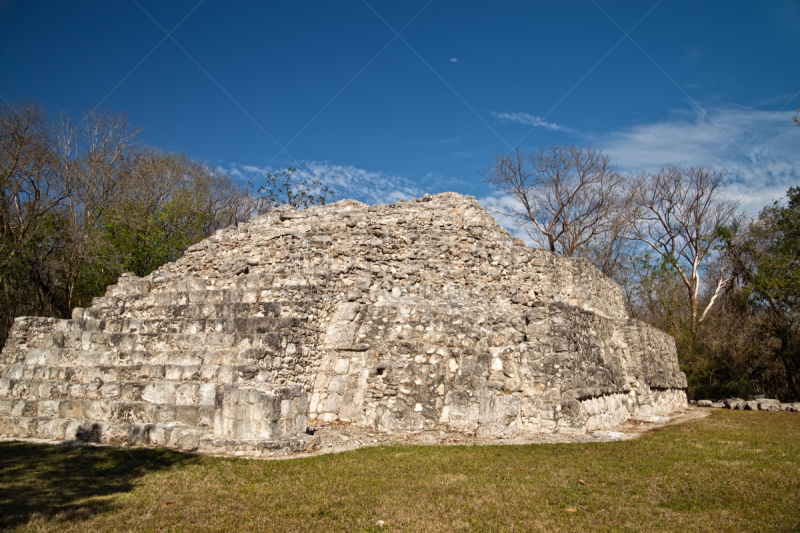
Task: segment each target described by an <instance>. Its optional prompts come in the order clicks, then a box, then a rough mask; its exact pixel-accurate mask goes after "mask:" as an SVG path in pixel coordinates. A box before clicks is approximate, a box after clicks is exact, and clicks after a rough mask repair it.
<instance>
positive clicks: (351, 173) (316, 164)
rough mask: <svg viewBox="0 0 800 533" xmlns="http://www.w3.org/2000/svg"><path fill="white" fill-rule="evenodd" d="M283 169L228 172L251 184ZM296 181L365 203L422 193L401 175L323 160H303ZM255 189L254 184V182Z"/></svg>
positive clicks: (237, 168) (241, 168)
mask: <svg viewBox="0 0 800 533" xmlns="http://www.w3.org/2000/svg"><path fill="white" fill-rule="evenodd" d="M281 170H283V169H273V168H271V167H258V166H253V165H236V166H233V167H232V168H231V170H230V171H229V172H230V173H231V174H233V173H234V171H236V172H240V173H241V174H244V175H250V176H251V181H254V183H255V180H256V179H257V177H263V176H265V175H266V174H267V173H270V174H275V173H278V172H280V171H281ZM295 175H296V176H297V177H298V178H300V179H307V180H309V181H313V180H319V181H320V182H322V184H323V185H326V186H328V187H329V188H330V189H332V190H333V191H334V193H335V196H334V199H335V200H341V199H344V198H353V199H356V200H359V201H362V202H365V203H368V204H382V203H390V202H396V201H398V200H409V199H411V198H419V197H421V196H422V195H423V194H425V192H433V191H425V190H422V189H420V188H419V186H418V184H417V183H414V182H412V181H411V180H409V179H408V178H406V177H404V176H398V175H395V174H386V173H384V172H379V171H370V170H365V169H363V168H358V167H354V166H351V165H337V164H334V163H330V162H327V161H303V162H301V163H300V165H299V166H298V167H297V173H296V174H295ZM255 184H256V186H258V183H255Z"/></svg>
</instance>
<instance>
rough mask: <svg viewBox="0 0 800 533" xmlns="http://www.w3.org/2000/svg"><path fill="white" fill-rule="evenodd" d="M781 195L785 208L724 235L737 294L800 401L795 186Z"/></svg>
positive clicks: (798, 194)
mask: <svg viewBox="0 0 800 533" xmlns="http://www.w3.org/2000/svg"><path fill="white" fill-rule="evenodd" d="M787 197H788V202H787V205H786V206H783V205H781V203H780V202H775V203H773V205H771V206H767V207H765V208H764V209H763V210H762V211H761V213H760V214H759V216H758V219H757V220H755V221H753V222H752V223H751V224H750V225H749V226H748V227H747V229H746V231H744V232H743V233H741V234H739V235H737V232H736V231H735V229H736V228H733V229H729V230H728V231H727V232H725V237H726V239H727V243H726V244H727V246H726V249H727V252H728V253H729V254H730V256H731V259H732V263H733V264H734V265H735V267H736V271H735V273H736V274H737V276H738V277H739V279H740V282H741V290H742V293H743V294H744V296H745V297H746V299H747V302H748V303H749V306H750V308H751V311H752V313H753V314H754V316H756V317H757V318H758V319H759V324H760V329H761V337H762V338H764V339H768V341H767V342H765V343H764V347H763V351H767V352H770V351H771V352H772V356H773V357H774V358H775V359H776V360H777V361H779V362H780V364H781V365H782V366H783V368H784V372H785V379H786V385H787V387H788V389H789V391H790V393H791V395H793V396H794V398H796V399H800V313H798V304H800V187H792V188H790V189H789V191H788V192H787ZM769 339H772V340H774V341H775V342H769ZM770 345H771V346H770Z"/></svg>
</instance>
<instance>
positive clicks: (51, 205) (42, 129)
mask: <svg viewBox="0 0 800 533" xmlns="http://www.w3.org/2000/svg"><path fill="white" fill-rule="evenodd" d="M137 134H138V131H137V130H135V129H134V128H132V127H131V126H130V125H129V124H128V122H127V120H126V119H125V116H124V115H119V114H113V113H100V112H89V113H86V114H84V115H83V117H82V118H81V120H80V121H79V122H78V123H76V122H75V121H73V120H72V119H71V118H70V117H68V116H66V115H62V116H61V117H60V119H59V120H58V121H57V122H53V121H50V120H48V119H47V118H46V115H45V113H44V110H43V109H42V108H41V107H40V106H39V105H37V104H34V103H28V102H16V103H14V102H12V103H7V104H4V105H0V345H2V343H3V342H4V340H5V336H6V334H7V332H8V329H9V328H10V326H11V323H12V321H13V319H14V317H16V316H21V315H38V316H55V317H62V318H63V317H68V316H69V315H70V313H71V309H72V308H73V307H76V306H85V305H87V304H89V303H91V299H92V298H93V297H94V296H97V295H100V294H102V293H103V292H104V291H105V288H106V286H107V285H109V284H110V283H113V282H114V280H115V279H116V278H117V277H118V276H119V274H120V273H122V272H125V271H134V272H136V273H137V274H138V275H146V274H149V273H150V272H152V271H153V270H155V269H156V268H158V267H159V266H161V265H162V264H164V263H165V262H167V261H173V260H175V259H177V258H178V257H180V255H181V254H182V253H183V250H184V249H185V248H186V247H187V246H189V245H191V244H193V243H195V242H197V241H199V240H201V239H203V238H205V237H207V236H208V235H210V234H211V233H213V232H214V231H216V230H217V229H220V228H223V227H226V226H228V225H231V224H235V223H237V222H241V221H244V220H247V219H248V218H249V217H250V216H252V215H253V214H254V213H256V212H258V211H259V210H260V204H261V201H260V200H259V199H257V198H254V197H253V196H252V195H250V194H249V191H248V190H247V189H246V188H245V187H243V186H241V185H238V184H236V183H234V182H233V181H232V180H231V179H230V178H229V177H228V176H227V175H225V174H224V173H221V172H218V171H216V170H214V169H212V168H211V167H210V166H209V165H206V164H203V163H201V162H198V161H194V160H192V159H190V158H188V157H187V156H185V155H183V154H179V153H174V152H167V151H163V150H158V149H155V148H152V147H148V146H140V145H137V143H136V136H137Z"/></svg>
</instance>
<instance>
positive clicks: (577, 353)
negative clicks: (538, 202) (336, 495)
mask: <svg viewBox="0 0 800 533" xmlns="http://www.w3.org/2000/svg"><path fill="white" fill-rule="evenodd" d="M0 371H2V378H0V436H9V437H17V438H46V439H65V440H72V439H76V438H81V439H84V440H93V441H97V442H106V443H115V444H125V443H131V444H138V445H154V446H165V447H171V448H176V449H182V450H191V451H198V452H200V453H235V454H246V455H253V456H263V455H272V454H275V453H293V452H302V451H311V450H314V449H315V447H316V446H317V443H318V439H317V440H316V441H315V439H314V437H313V436H312V435H311V434H310V433H313V432H311V431H308V430H307V427H309V426H310V427H312V428H313V427H314V426H315V424H318V423H320V424H321V423H351V424H355V425H356V426H359V427H365V428H370V429H373V430H375V431H378V432H387V433H391V434H400V433H403V432H412V431H430V430H443V431H452V432H464V433H466V434H471V435H476V436H477V437H480V438H486V437H495V438H511V437H514V436H517V435H521V434H526V433H536V432H538V433H574V434H581V433H585V432H587V431H594V430H599V429H604V428H610V427H613V426H616V425H618V424H620V423H622V422H624V421H625V420H629V419H636V420H640V421H647V420H652V421H658V420H662V419H663V417H665V416H668V415H670V414H672V413H676V412H682V411H683V409H684V408H685V407H686V394H685V392H684V391H685V388H686V377H685V375H684V374H683V373H682V372H681V371H680V369H679V367H678V360H677V355H676V351H675V343H674V340H673V339H672V338H671V337H670V336H668V335H666V334H665V333H663V332H661V331H659V330H657V329H654V328H652V327H650V326H648V325H646V324H644V323H642V322H639V321H636V320H632V319H630V318H629V317H628V316H627V312H626V309H625V305H624V299H623V294H622V290H621V289H620V287H619V286H617V285H616V284H615V283H613V282H612V281H610V280H609V279H607V278H605V277H604V276H603V275H602V274H601V273H600V272H599V271H598V270H597V269H596V268H594V267H593V266H592V265H591V264H589V263H588V262H587V261H586V260H582V259H570V258H564V257H560V256H557V255H554V254H551V253H549V252H546V251H544V250H540V249H531V248H529V247H528V246H527V245H526V244H525V243H524V242H523V241H521V240H519V239H514V238H512V237H511V235H510V234H509V233H508V232H507V231H506V230H504V229H503V228H502V227H500V225H499V224H498V223H497V222H496V221H495V220H494V219H493V218H492V217H491V216H490V215H489V213H488V212H487V211H486V210H484V209H483V208H482V207H481V206H480V204H479V203H478V202H477V200H476V199H475V198H474V197H470V196H462V195H458V194H455V193H442V194H437V195H434V196H430V195H426V196H425V197H424V198H422V199H417V200H410V201H408V202H404V201H400V202H397V203H394V204H385V205H378V206H368V205H365V204H362V203H360V202H357V201H354V200H343V201H340V202H336V203H333V204H330V205H327V206H316V207H311V208H309V209H306V210H303V211H292V210H289V209H279V210H277V211H274V212H272V213H270V214H268V215H263V216H259V217H256V218H254V219H253V220H251V221H250V222H249V223H245V224H240V225H238V227H230V228H227V229H224V230H220V231H218V232H216V233H215V234H214V235H213V236H211V237H209V238H208V239H206V240H204V241H202V242H200V243H198V244H195V245H193V246H191V247H190V248H189V249H188V251H187V252H186V254H185V255H184V256H183V257H182V258H180V259H179V260H177V261H175V262H174V263H170V264H167V265H164V266H163V267H161V268H160V269H159V270H157V271H156V272H154V273H152V274H150V275H148V276H146V277H144V278H138V277H135V276H133V275H130V274H123V275H122V276H121V277H120V279H119V281H118V283H117V284H116V285H112V286H110V287H109V288H108V291H107V293H106V295H105V296H103V297H99V298H95V300H94V302H93V305H92V307H90V308H86V309H75V310H74V312H73V317H72V319H71V320H57V319H52V318H34V317H21V318H18V319H17V320H16V321H15V322H14V326H13V328H12V330H11V333H10V336H9V338H8V340H7V342H6V345H5V348H4V349H3V351H2V354H0Z"/></svg>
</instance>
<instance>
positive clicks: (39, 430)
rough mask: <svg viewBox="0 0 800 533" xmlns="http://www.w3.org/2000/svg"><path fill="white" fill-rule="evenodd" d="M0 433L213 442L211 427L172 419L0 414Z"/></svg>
mask: <svg viewBox="0 0 800 533" xmlns="http://www.w3.org/2000/svg"><path fill="white" fill-rule="evenodd" d="M0 435H4V436H7V437H15V438H35V439H48V440H60V441H86V442H94V443H102V444H115V445H122V444H134V445H139V446H164V447H168V448H174V449H178V450H183V451H199V449H200V447H201V442H204V441H205V442H206V443H207V444H206V445H205V446H206V449H208V451H210V445H211V443H213V442H214V440H215V439H214V437H213V431H212V430H211V428H210V427H209V428H198V427H188V426H184V425H181V424H178V423H175V422H166V423H149V424H131V423H125V422H117V423H109V422H87V421H85V420H79V419H74V418H60V417H22V416H0Z"/></svg>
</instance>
